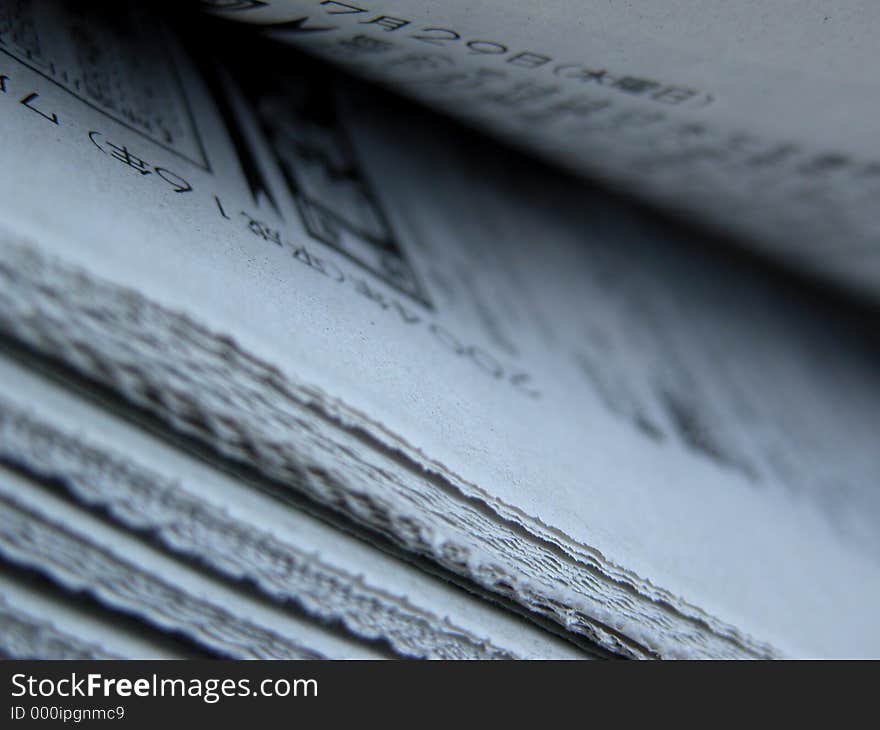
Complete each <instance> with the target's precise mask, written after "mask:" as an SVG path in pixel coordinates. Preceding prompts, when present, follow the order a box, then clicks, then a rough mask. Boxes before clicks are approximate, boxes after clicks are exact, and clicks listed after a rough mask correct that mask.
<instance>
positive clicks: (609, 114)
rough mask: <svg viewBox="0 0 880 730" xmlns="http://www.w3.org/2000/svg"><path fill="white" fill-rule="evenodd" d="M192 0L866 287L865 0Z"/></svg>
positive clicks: (878, 243) (879, 177)
mask: <svg viewBox="0 0 880 730" xmlns="http://www.w3.org/2000/svg"><path fill="white" fill-rule="evenodd" d="M201 4H202V6H204V7H206V8H208V9H214V10H216V11H217V12H218V13H219V14H221V15H223V16H224V17H227V18H231V19H236V20H244V21H249V22H252V23H255V24H261V25H264V29H265V32H266V33H268V34H269V35H271V36H272V37H276V38H279V39H282V40H284V41H288V42H290V43H293V44H296V45H297V46H299V47H301V48H303V49H305V50H307V51H309V52H310V53H315V54H317V55H319V56H320V57H322V58H326V59H329V60H331V61H333V62H335V63H339V64H342V65H344V66H345V67H346V68H348V69H350V70H352V71H354V72H356V73H359V74H363V75H365V76H368V77H370V78H374V79H377V80H380V81H382V82H384V83H386V84H388V85H390V86H392V87H393V88H394V89H395V90H398V91H402V92H403V93H406V94H410V95H412V96H414V97H416V98H418V99H419V100H421V101H423V102H426V103H428V104H430V105H432V106H435V107H438V108H440V109H442V110H444V111H447V112H449V113H451V114H454V115H457V116H459V117H461V118H464V119H466V120H468V121H470V122H472V123H475V124H477V125H479V126H482V127H484V128H486V129H489V130H491V131H493V132H496V133H499V134H501V135H503V136H505V137H506V138H508V139H510V140H512V141H514V142H515V143H517V144H519V145H521V146H525V147H527V148H529V149H531V150H535V151H538V152H541V153H542V154H544V155H545V156H547V157H548V158H549V159H551V160H553V161H555V162H557V163H559V164H562V165H565V166H567V167H569V168H571V169H574V170H576V171H579V172H585V173H587V174H589V175H591V176H593V177H598V178H600V179H602V180H604V181H606V182H608V183H612V184H615V185H617V186H619V187H620V188H621V189H623V190H624V191H626V192H628V193H638V194H639V195H642V196H645V197H646V198H647V199H649V200H651V201H653V202H654V203H659V204H661V205H662V206H663V207H664V208H666V209H671V210H676V211H679V212H681V213H684V214H685V215H687V217H688V218H690V219H698V220H702V221H703V222H707V223H709V224H711V225H713V226H715V227H716V228H718V229H721V230H724V231H727V232H732V233H734V234H736V235H737V236H739V237H743V238H744V240H746V241H747V242H748V245H750V246H752V247H754V248H756V249H758V250H761V251H765V252H768V253H771V254H773V255H774V256H775V257H776V258H778V259H779V260H781V261H783V262H784V263H786V264H787V265H789V266H793V267H796V268H801V269H804V270H807V271H810V272H811V273H813V274H818V275H820V276H823V277H827V278H829V279H833V280H836V281H838V282H839V283H842V284H844V285H846V286H848V287H852V288H855V289H858V290H860V291H863V292H869V293H871V294H873V295H874V296H876V295H877V293H878V291H880V207H878V205H877V202H876V201H877V196H878V193H880V156H878V154H877V144H876V143H877V123H876V120H877V118H878V115H880V94H878V88H877V75H876V69H877V67H878V64H880V53H878V49H877V36H878V33H880V7H878V5H877V3H875V2H871V0H843V1H841V2H836V3H833V4H829V3H827V2H819V0H777V1H775V2H773V3H756V2H745V3H744V2H725V1H724V0H710V1H708V2H707V1H706V0H673V1H669V2H662V3H659V2H656V1H655V0H638V1H637V2H629V1H628V2H622V1H619V0H618V1H615V0H612V1H610V2H609V1H608V0H541V1H540V2H538V0H527V1H524V2H515V3H511V2H503V0H482V1H481V2H472V1H468V0H455V1H454V2H452V1H449V0H447V1H446V2H443V3H431V2H425V1H424V0H394V1H393V2H388V1H386V0H369V1H366V0H364V1H362V2H335V1H334V0H272V1H271V2H236V3H226V2H203V3H201Z"/></svg>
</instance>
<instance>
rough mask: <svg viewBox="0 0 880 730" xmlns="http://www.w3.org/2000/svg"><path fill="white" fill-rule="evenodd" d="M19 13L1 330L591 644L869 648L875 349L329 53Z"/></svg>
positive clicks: (11, 56) (4, 16) (874, 568)
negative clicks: (359, 79)
mask: <svg viewBox="0 0 880 730" xmlns="http://www.w3.org/2000/svg"><path fill="white" fill-rule="evenodd" d="M276 5H277V6H279V7H280V4H276ZM679 5H680V6H681V7H684V5H685V4H679ZM458 7H464V5H461V6H459V5H458V4H454V3H453V4H448V5H444V13H445V12H446V9H447V8H448V10H449V13H450V15H449V17H450V22H454V21H455V20H456V16H455V14H454V13H455V9H456V8H458ZM479 7H480V8H483V9H484V10H481V11H480V12H479V13H476V14H475V15H474V19H475V20H474V22H476V19H479V18H481V17H482V13H484V12H485V13H486V14H487V15H486V17H487V18H490V17H494V16H490V15H489V13H490V11H493V9H495V8H497V7H498V6H496V5H495V4H493V3H486V4H482V5H479ZM562 7H563V5H562V4H552V3H551V4H549V5H548V13H549V12H550V11H552V10H554V8H557V9H558V8H562ZM0 8H2V12H0V49H2V57H0V62H2V65H0V73H2V78H3V83H4V90H3V93H2V94H0V123H2V125H3V135H4V140H5V143H6V144H5V156H6V160H5V164H4V167H3V170H2V172H0V220H2V221H3V228H4V231H3V233H2V234H0V250H2V256H0V282H2V283H0V313H2V319H0V328H2V330H3V332H4V334H5V335H6V336H7V337H12V338H14V339H16V340H18V341H20V342H23V343H24V344H25V345H27V346H28V347H30V348H33V349H34V350H36V351H39V352H42V353H45V354H48V355H50V356H52V357H54V358H56V359H58V360H61V361H63V362H65V363H67V364H68V365H71V366H73V367H74V368H75V369H77V370H78V371H79V372H80V373H81V374H84V375H85V376H87V377H89V378H91V379H93V380H96V381H98V382H100V383H102V384H103V385H105V386H107V387H109V388H111V389H113V390H114V391H116V392H118V393H120V394H121V395H123V396H124V397H126V398H128V399H130V400H132V401H133V402H134V403H135V404H137V405H138V406H139V407H141V408H143V409H146V410H147V411H149V412H150V413H152V414H153V416H154V417H157V418H158V419H160V420H162V421H163V422H164V423H166V424H167V425H169V426H171V427H173V428H174V429H176V430H177V431H179V432H182V433H184V434H186V435H187V436H189V437H191V438H195V439H197V440H199V441H200V442H202V443H203V444H205V445H206V446H207V447H209V448H211V449H213V450H214V451H215V452H216V453H217V454H219V455H220V456H221V457H222V458H227V459H231V460H233V461H237V462H239V463H249V464H250V465H252V466H253V467H254V468H255V469H257V470H259V471H260V472H261V473H262V474H263V475H264V476H266V477H268V478H271V479H273V480H275V481H277V482H280V483H284V484H287V485H288V486H289V487H290V488H291V489H293V490H298V491H299V492H301V493H305V494H306V495H307V496H309V497H310V498H311V499H314V500H316V501H318V502H321V503H322V504H324V505H325V506H329V507H330V508H332V509H334V510H337V511H339V512H340V513H342V514H344V515H345V516H346V517H347V518H349V519H352V520H354V521H355V522H358V523H359V524H361V525H364V526H365V527H368V528H370V529H373V530H376V531H378V532H380V533H381V534H383V535H386V536H388V537H389V538H390V539H394V540H396V541H397V542H398V544H400V545H402V546H403V548H404V549H406V550H408V551H410V552H411V553H413V554H415V555H418V556H419V557H421V558H424V559H428V560H431V561H435V562H437V563H439V564H440V565H442V566H443V567H444V568H445V569H448V570H450V571H453V572H456V573H458V574H460V575H462V576H463V577H465V578H467V580H470V581H473V582H474V583H475V584H477V585H478V586H480V587H481V588H483V589H486V590H490V591H493V592H496V593H498V594H500V595H502V596H504V597H505V599H507V600H510V601H513V602H516V603H518V604H519V605H521V606H522V607H524V608H525V609H527V610H529V611H532V612H536V613H540V614H541V615H542V616H543V617H545V618H547V619H549V620H551V621H554V622H555V623H556V624H558V625H559V626H561V627H563V628H564V629H565V630H566V631H570V632H572V633H574V634H577V635H579V636H581V637H586V638H589V639H590V640H592V641H595V642H597V643H599V644H600V645H602V646H604V647H605V648H607V649H611V650H613V651H617V652H620V653H623V654H625V655H630V656H778V655H782V656H786V655H788V656H804V655H810V656H812V655H836V656H840V655H847V656H854V655H860V656H861V655H877V654H878V653H880V635H878V634H877V632H876V630H875V620H876V615H877V612H878V609H880V551H878V547H880V546H878V538H877V531H876V529H875V528H876V525H877V522H878V518H880V499H878V496H877V495H878V492H877V490H876V488H875V487H876V484H877V482H878V477H880V454H878V452H877V450H876V448H875V447H876V443H875V442H876V434H877V433H878V427H880V423H878V421H880V381H878V380H877V378H876V377H875V376H876V373H877V364H878V358H877V352H876V350H875V349H873V347H872V345H871V344H870V342H865V341H860V340H859V339H858V338H854V337H853V338H850V337H846V336H845V332H846V329H847V327H848V324H847V322H846V321H845V320H843V319H841V318H840V317H838V315H837V314H836V313H835V312H834V311H828V312H824V311H822V310H820V309H819V308H818V307H817V306H816V305H815V303H813V302H810V301H809V300H808V299H807V298H805V297H802V296H801V295H799V294H798V293H796V292H794V291H791V290H789V289H786V288H784V287H782V288H780V287H778V286H776V282H775V280H772V278H771V277H770V276H769V275H765V274H762V273H761V272H759V271H756V270H753V269H751V268H749V267H748V266H745V265H742V264H737V263H735V262H733V261H725V260H723V259H721V260H716V259H714V258H713V257H712V256H710V255H709V253H707V252H706V251H705V249H704V248H703V247H708V246H711V242H707V241H704V240H701V239H695V240H683V239H682V237H681V236H680V235H679V234H677V233H676V232H675V229H674V228H671V227H666V226H664V225H662V224H660V223H658V222H657V221H656V220H655V219H653V218H651V217H649V216H646V215H643V214H642V213H640V212H639V211H638V210H637V209H635V208H632V207H629V206H627V205H625V204H623V203H621V202H619V201H616V200H614V199H611V198H610V197H607V196H605V195H603V194H601V193H598V192H596V191H593V190H591V189H589V188H587V187H573V185H572V183H571V181H570V180H569V179H568V178H564V177H557V176H554V175H552V174H551V173H548V172H547V171H544V170H541V169H540V168H536V167H533V166H531V165H528V164H527V163H524V162H522V161H518V160H515V159H509V160H508V159H499V158H498V157H497V156H496V154H495V153H494V151H492V150H486V149H485V148H484V147H482V146H481V145H477V144H474V142H473V140H472V139H471V138H469V137H467V135H465V134H463V133H461V132H460V131H458V130H457V129H456V128H455V127H452V126H443V125H442V123H440V122H439V121H438V120H436V118H434V117H425V118H423V119H422V118H420V117H419V116H418V115H417V114H415V113H414V112H412V111H411V110H407V112H406V113H400V112H399V111H397V112H396V111H395V105H394V103H392V102H385V103H379V101H378V100H377V99H376V98H375V97H374V96H373V94H374V92H373V91H372V90H370V89H364V88H361V87H357V86H349V85H348V84H345V83H340V82H339V81H337V80H334V79H333V78H332V77H329V76H327V77H321V76H320V74H319V73H318V71H317V70H316V69H308V72H307V73H306V72H304V73H303V74H302V75H299V74H298V69H296V68H284V69H283V74H281V75H280V76H279V77H274V76H272V75H271V73H270V72H271V71H272V68H270V67H269V66H270V64H269V63H267V62H266V60H265V59H263V58H258V59H256V67H255V66H250V67H248V66H246V65H243V66H241V67H239V68H235V67H230V68H220V69H215V70H214V71H211V69H210V68H205V69H202V70H201V71H197V70H196V68H195V67H194V64H193V63H192V61H191V60H190V59H188V58H187V55H186V53H185V52H184V51H183V44H181V43H180V42H178V41H177V40H176V39H175V37H174V35H173V34H170V33H165V32H164V31H163V30H162V29H161V28H159V27H157V26H156V24H155V22H154V21H153V19H152V18H151V17H150V16H148V15H146V14H145V13H142V12H139V11H130V10H125V11H123V10H120V15H119V16H113V21H112V23H109V21H107V20H106V18H105V21H104V26H103V27H102V21H101V18H100V17H98V18H95V19H93V20H91V21H90V22H89V23H88V25H87V26H80V25H78V24H77V23H78V22H79V21H77V20H76V18H75V17H74V16H73V15H72V14H68V13H67V10H66V8H65V7H64V6H62V5H60V4H54V3H45V4H44V3H40V4H36V3H34V4H27V3H25V4H23V5H18V4H15V5H13V4H9V3H2V4H0ZM403 10H406V8H403ZM403 10H399V11H398V12H399V13H402V12H403ZM439 12H440V10H439V9H435V10H434V11H433V13H432V17H431V19H430V22H431V23H433V22H438V23H439V22H440V20H439V18H438V17H437V15H438V14H439ZM511 12H512V11H511ZM768 12H771V11H768ZM772 12H776V11H775V10H774V11H772ZM444 17H445V16H444ZM547 17H551V16H550V15H548V16H547ZM310 22H311V21H310ZM345 22H350V21H345ZM511 22H512V21H511ZM108 23H109V25H108ZM117 25H118V26H119V27H117ZM59 27H63V28H64V29H65V32H63V33H61V32H59V31H58V30H57V29H58V28H59ZM84 27H87V28H88V33H85V32H84V31H83V28H84ZM476 27H477V26H474V28H476ZM510 27H512V25H511V26H510ZM120 28H124V29H125V34H124V35H123V34H122V31H121V30H120ZM506 28H507V26H502V27H500V30H505V29H506ZM53 29H55V30H53ZM500 30H499V33H500ZM382 32H384V31H382ZM486 32H487V33H488V30H487V31H486ZM128 34H131V36H129V35H128ZM612 36H613V34H611V33H610V31H609V37H612ZM315 37H316V38H317V35H316V36H315ZM468 37H470V36H468ZM492 37H500V35H499V36H495V35H493V36H492ZM503 37H504V38H508V35H507V34H506V33H505V34H504V36H503ZM96 39H97V40H96ZM112 39H115V40H112ZM525 40H529V41H530V42H529V43H528V44H526V43H525ZM538 41H540V38H539V37H538V36H535V37H531V36H530V37H528V38H526V37H523V41H522V43H521V44H517V47H518V48H519V47H520V46H522V47H523V48H529V49H534V50H535V52H536V53H537V52H539V51H540V50H541V49H542V48H543V47H544V46H543V45H541V46H539V45H533V43H538ZM114 43H118V44H119V46H118V47H117V46H114ZM646 47H647V46H646ZM854 47H855V48H856V49H858V48H859V47H860V46H858V44H857V43H855V42H854ZM558 48H559V50H560V51H564V50H565V48H564V46H563V45H560V46H558ZM646 53H648V52H647V51H646ZM572 55H573V57H574V58H575V60H577V59H582V58H583V50H582V49H578V52H577V54H572ZM602 58H603V59H605V58H606V56H602ZM646 58H648V59H651V58H653V57H652V56H651V55H650V54H648V56H646ZM245 60H246V59H245ZM613 61H615V59H614V57H613V56H608V57H607V63H608V66H609V68H612V67H613V68H615V69H617V68H618V67H619V68H620V71H618V72H616V73H627V72H629V71H630V65H628V64H627V63H623V61H622V60H618V62H616V63H612V62H613ZM481 62H484V61H483V60H481ZM485 62H487V61H485ZM583 62H589V61H588V60H585V61H583ZM302 63H305V62H302ZM633 64H634V65H633V66H632V72H635V61H633ZM203 65H207V66H210V64H203ZM650 67H651V68H652V69H653V73H656V74H657V78H662V79H664V80H665V79H667V78H668V79H670V83H671V82H672V81H674V82H675V83H683V84H694V85H696V86H697V87H698V88H699V89H701V90H704V91H706V92H708V91H710V90H711V92H712V93H713V94H715V95H717V99H716V101H715V102H713V104H714V103H717V104H724V105H727V104H730V101H729V100H730V99H732V98H735V93H734V92H735V87H731V88H728V89H724V90H719V89H716V88H715V86H714V85H713V84H712V83H711V81H712V77H711V74H708V72H707V76H706V77H705V78H695V77H694V76H693V75H692V74H694V73H697V71H696V70H694V69H695V68H696V67H686V65H685V64H683V63H682V64H681V65H676V66H672V67H670V68H669V69H668V70H669V72H670V73H669V74H668V76H667V74H666V69H665V68H664V67H662V66H658V65H656V64H651V65H650ZM259 68H262V73H261V74H260V73H258V72H257V69H259ZM689 69H690V70H689ZM676 71H678V72H680V74H681V75H679V74H678V73H675V72H676ZM206 73H207V74H209V75H208V76H206ZM744 73H745V72H744ZM210 74H213V77H211V75H210ZM245 82H246V83H245ZM722 91H723V92H724V93H722ZM609 93H610V92H609ZM614 93H615V94H616V93H617V92H614ZM615 98H616V97H615ZM621 98H623V97H621ZM627 98H628V97H627ZM863 101H864V103H865V104H869V101H868V97H864V99H863ZM640 103H641V102H640ZM645 103H647V102H645ZM792 103H794V102H792ZM737 108H742V106H741V105H740V106H737ZM282 110H283V111H284V113H283V114H282V113H281V112H282ZM664 113H674V114H678V113H679V112H664ZM693 113H694V114H696V113H698V110H697V109H695V110H694V111H693ZM699 113H707V114H711V113H712V112H711V107H710V106H707V107H705V109H704V110H702V111H699ZM681 114H685V112H681ZM687 114H690V112H687ZM795 116H797V117H798V118H800V117H801V115H795ZM676 118H678V117H676ZM802 131H803V132H804V134H805V135H807V132H808V131H809V130H807V129H806V127H805V128H804V129H803V130H802ZM807 137H808V135H807V136H805V137H804V139H807ZM813 141H816V140H813ZM862 141H864V138H862ZM850 142H851V143H852V145H853V149H852V153H853V154H855V153H856V152H857V151H858V149H857V148H858V147H859V144H861V142H860V140H859V137H858V135H853V136H852V138H851V140H850ZM621 149H622V148H621ZM609 154H612V155H616V154H617V153H616V152H613V151H612V152H610V153H609ZM608 169H611V168H610V167H609V168H608ZM676 174H677V173H676ZM725 175H726V173H725ZM687 177H688V178H691V177H692V176H691V173H688V175H687ZM644 179H645V183H646V185H651V186H653V185H655V184H657V183H656V181H657V180H660V179H661V178H655V177H645V178H644ZM692 179H693V181H694V183H693V184H694V185H700V186H702V183H698V182H697V181H698V180H700V177H699V176H698V175H696V174H694V175H693V178H692ZM722 179H725V180H728V178H727V177H725V176H722ZM787 179H788V178H786V180H787ZM737 180H739V178H734V179H729V182H730V185H731V186H732V187H736V186H737V185H739V184H740V183H739V182H737ZM652 181H653V182H652ZM725 184H726V183H725ZM780 184H781V185H782V187H785V186H786V185H787V183H785V184H782V183H780ZM664 185H665V183H664ZM770 187H773V185H771V186H770ZM860 189H861V188H860ZM668 190H669V192H670V194H672V193H673V188H671V187H670V188H668ZM705 190H706V191H708V192H707V194H710V195H712V196H713V199H714V196H715V195H716V193H717V194H718V195H721V193H722V192H724V193H726V192H728V191H726V190H725V191H720V189H717V188H716V189H714V191H713V189H712V188H711V186H708V185H706V186H705ZM674 194H675V195H676V196H679V197H681V192H680V191H675V192H674ZM694 200H695V201H696V199H694ZM62 203H63V204H62ZM719 209H720V207H719ZM773 210H777V206H775V205H768V207H767V209H766V210H765V211H764V212H763V213H761V212H757V213H756V217H755V220H759V219H761V220H763V221H764V222H772V223H773V224H774V225H777V224H778V221H775V222H774V221H769V218H768V216H771V214H772V211H773ZM859 210H862V209H861V208H860V209H859ZM765 214H766V215H765ZM799 220H800V221H801V222H804V221H806V220H807V219H806V218H804V219H802V220H801V219H800V218H799ZM852 220H853V221H854V225H855V226H856V227H857V229H858V226H859V223H858V221H859V218H858V216H856V217H855V218H853V219H852ZM804 225H809V224H808V223H804ZM777 230H781V229H777ZM810 250H812V249H810V247H809V246H807V247H806V248H805V249H804V250H803V251H804V256H805V257H806V258H807V259H809V257H810V256H811V255H812V254H810V253H809V251H810ZM823 255H824V254H823ZM866 255H867V256H868V258H867V259H865V261H864V262H863V266H862V267H861V268H862V269H863V270H865V271H867V270H870V255H869V254H866ZM10 489H11V488H10ZM5 494H6V493H5ZM26 508H27V506H26V505H25V506H23V507H21V509H26ZM47 509H48V508H47ZM157 559H158V558H157ZM255 610H256V609H255ZM258 619H259V621H257V620H258ZM264 620H266V621H268V619H264V618H263V614H259V615H257V614H254V621H257V622H258V623H259V622H261V621H264ZM270 623H271V622H270ZM291 632H293V629H291ZM328 641H329V640H328ZM328 651H329V650H328Z"/></svg>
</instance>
